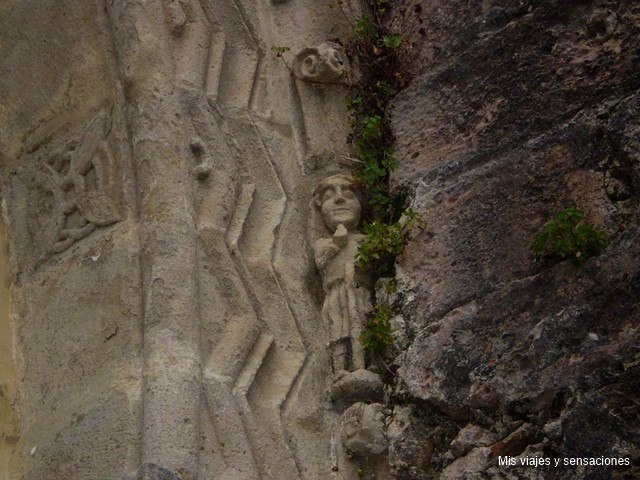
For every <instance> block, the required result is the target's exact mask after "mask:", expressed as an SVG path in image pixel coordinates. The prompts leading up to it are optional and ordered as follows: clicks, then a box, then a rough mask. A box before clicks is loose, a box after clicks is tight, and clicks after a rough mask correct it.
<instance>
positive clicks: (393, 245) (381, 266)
mask: <svg viewBox="0 0 640 480" xmlns="http://www.w3.org/2000/svg"><path fill="white" fill-rule="evenodd" d="M415 226H420V227H424V219H423V218H422V217H421V216H420V215H418V214H417V213H416V212H415V211H413V209H411V208H409V209H407V210H406V211H405V212H404V215H403V216H402V218H401V219H400V220H399V221H397V222H393V223H384V222H375V221H374V222H371V223H369V224H367V225H365V238H364V241H363V242H362V244H361V245H360V246H359V247H358V252H357V254H356V261H357V262H358V266H359V267H360V268H363V269H365V270H370V271H373V273H375V274H376V276H378V277H382V276H387V275H391V274H393V267H394V264H395V258H396V256H398V255H399V254H400V253H402V251H403V250H404V246H405V245H406V243H407V241H408V240H409V235H410V234H411V231H412V230H413V228H414V227H415Z"/></svg>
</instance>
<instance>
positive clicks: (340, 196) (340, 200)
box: [333, 188, 345, 203]
mask: <svg viewBox="0 0 640 480" xmlns="http://www.w3.org/2000/svg"><path fill="white" fill-rule="evenodd" d="M333 201H334V202H335V203H344V201H345V198H344V193H343V192H342V189H341V188H338V189H337V190H336V195H335V197H333Z"/></svg>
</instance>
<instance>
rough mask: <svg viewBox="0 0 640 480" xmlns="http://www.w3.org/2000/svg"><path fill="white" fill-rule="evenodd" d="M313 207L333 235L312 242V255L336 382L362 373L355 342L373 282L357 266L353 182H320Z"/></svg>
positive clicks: (360, 350) (356, 203)
mask: <svg viewBox="0 0 640 480" xmlns="http://www.w3.org/2000/svg"><path fill="white" fill-rule="evenodd" d="M314 203H315V205H316V206H317V207H318V208H319V209H320V212H321V214H322V219H323V221H324V224H325V226H326V228H327V229H328V230H329V231H330V232H332V233H333V235H332V236H331V237H328V238H321V239H319V240H318V241H317V242H316V243H315V246H314V253H315V261H316V265H317V267H318V270H320V272H321V274H322V285H323V288H324V291H325V294H326V296H325V299H324V304H323V307H322V314H321V317H322V321H323V322H324V324H325V325H327V326H328V327H329V329H330V332H331V333H330V344H331V350H332V361H333V370H334V373H335V375H336V378H340V377H341V376H344V374H345V372H350V371H355V370H361V369H364V368H365V358H364V351H363V348H362V345H361V344H360V339H359V337H360V332H361V329H362V325H363V323H364V321H365V318H366V314H367V313H368V312H369V311H370V310H371V299H370V287H371V285H370V283H371V280H370V278H369V277H368V275H366V274H365V272H363V271H362V270H360V269H359V268H358V266H357V265H356V263H355V256H356V253H357V250H358V247H359V245H360V244H361V243H362V241H363V239H364V235H363V234H362V233H359V232H358V230H357V229H358V224H359V223H360V213H361V204H360V199H359V196H358V189H357V187H356V185H355V182H354V180H353V178H352V177H349V176H346V175H341V174H339V175H333V176H331V177H328V178H326V179H324V180H323V181H322V182H320V184H319V185H318V186H317V187H316V189H315V191H314Z"/></svg>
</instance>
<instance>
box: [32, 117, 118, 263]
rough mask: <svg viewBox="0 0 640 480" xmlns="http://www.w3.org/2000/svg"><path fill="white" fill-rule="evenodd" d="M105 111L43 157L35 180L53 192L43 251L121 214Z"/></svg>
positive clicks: (64, 246)
mask: <svg viewBox="0 0 640 480" xmlns="http://www.w3.org/2000/svg"><path fill="white" fill-rule="evenodd" d="M110 125H111V124H110V121H109V119H108V118H107V116H106V114H104V113H101V114H98V115H97V116H96V117H95V118H94V119H93V120H92V121H91V122H90V123H89V124H88V125H87V127H86V128H85V129H84V131H83V132H82V133H81V134H80V135H79V136H78V137H77V138H74V139H72V140H70V141H69V142H67V143H66V144H65V145H64V147H63V148H62V149H60V150H59V151H57V152H54V153H53V154H51V155H49V156H47V157H46V158H44V159H42V160H41V163H40V165H39V168H40V171H39V172H38V174H37V176H36V180H37V182H38V183H39V185H40V187H41V188H42V189H44V190H45V191H47V192H49V193H50V194H51V195H52V197H53V198H52V200H53V201H52V202H50V211H49V213H48V218H47V219H45V220H44V221H45V223H46V226H45V231H44V232H42V233H43V234H44V237H45V238H46V245H45V255H47V254H53V253H60V252H63V251H64V250H66V249H67V248H69V247H70V246H71V245H72V244H73V243H75V242H76V241H78V240H81V239H83V238H85V237H87V236H88V235H89V234H91V233H92V232H93V231H94V230H95V229H96V228H98V227H104V226H107V225H110V224H112V223H115V222H117V221H119V220H120V219H121V213H120V208H119V205H118V201H117V196H116V193H115V188H114V179H113V176H114V173H115V172H114V157H113V153H112V150H111V147H110V145H109V143H108V142H107V140H106V136H107V135H108V132H109V129H110Z"/></svg>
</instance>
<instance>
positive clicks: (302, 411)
mask: <svg viewBox="0 0 640 480" xmlns="http://www.w3.org/2000/svg"><path fill="white" fill-rule="evenodd" d="M359 10H360V6H359V3H358V2H355V1H354V2H353V4H351V5H349V4H346V3H345V11H347V12H350V13H348V14H349V15H352V14H353V15H356V14H357V13H358V12H359ZM353 15H352V16H353ZM349 22H350V20H348V19H347V18H346V17H344V16H339V15H335V11H333V10H332V9H331V8H330V6H329V5H328V3H325V2H316V1H314V0H304V1H302V2H290V1H284V2H276V1H274V2H270V1H268V2H259V3H256V2H250V1H244V0H202V1H197V0H179V1H178V0H166V1H165V0H107V1H102V0H100V1H96V2H80V3H78V2H59V1H48V0H45V1H40V0H38V1H8V2H3V3H2V5H0V31H1V32H2V33H0V48H2V55H1V58H2V64H1V70H0V97H2V98H3V99H5V100H3V102H2V105H1V106H0V124H1V125H2V128H1V129H0V148H1V150H0V175H1V180H2V181H1V190H0V196H1V198H2V202H3V215H4V218H5V220H6V224H7V232H8V238H9V245H10V267H11V275H10V285H11V286H10V291H11V292H10V296H11V313H10V314H11V318H12V319H13V323H10V321H9V313H8V312H5V310H6V309H5V307H4V306H5V305H8V302H7V301H6V300H7V299H8V295H9V292H8V290H7V289H3V290H0V292H1V295H2V297H1V298H2V300H3V310H2V311H1V312H2V313H1V315H2V316H1V317H0V328H2V330H1V332H2V333H3V334H5V332H6V335H7V337H8V339H10V338H11V335H10V333H9V332H10V327H11V326H13V328H14V329H15V346H14V347H15V348H13V349H9V348H8V347H7V349H6V351H7V353H6V355H7V359H8V358H10V356H11V353H13V356H12V358H13V360H14V361H15V363H16V366H15V371H16V373H15V375H12V374H11V373H9V370H7V371H5V370H2V371H1V372H0V374H1V375H0V383H1V384H2V385H3V389H2V390H0V392H2V397H0V409H1V411H2V412H3V415H4V413H5V412H7V413H8V412H10V411H13V410H12V408H13V409H14V410H16V411H17V412H18V413H19V418H20V423H19V427H18V426H16V427H15V428H16V429H17V431H16V432H15V433H13V431H10V428H14V427H13V423H12V422H14V420H13V417H12V418H11V419H10V420H7V421H6V422H5V420H4V419H3V420H2V422H3V423H2V424H0V428H1V430H0V431H1V432H2V435H3V440H2V441H3V442H4V443H3V445H2V448H1V449H0V461H2V468H3V469H4V468H5V464H6V463H7V459H8V458H9V456H10V455H12V449H13V450H15V449H18V450H19V451H18V457H19V461H15V462H13V461H12V465H13V466H15V467H16V468H18V469H19V471H17V472H16V473H12V475H13V477H12V480H14V479H16V480H18V479H20V480H23V479H24V480H43V479H46V480H58V479H60V480H62V479H65V480H66V479H74V480H75V479H78V480H84V479H87V480H88V479H92V480H93V479H97V478H99V479H101V480H103V479H123V478H127V479H130V478H133V479H144V480H161V479H162V480H165V479H174V478H175V479H180V480H195V479H224V480H236V479H243V480H245V479H246V480H258V479H279V478H282V479H285V478H286V479H287V480H289V479H296V478H301V479H302V478H304V479H325V478H327V477H329V476H331V475H333V476H335V475H338V474H340V475H343V476H346V477H348V478H356V476H357V468H356V466H355V465H351V464H350V463H349V462H348V459H347V458H345V457H344V455H343V454H342V453H340V452H338V450H340V448H341V447H340V446H339V445H338V443H337V436H336V435H337V433H335V432H336V429H337V428H338V426H339V423H340V418H339V412H338V411H336V410H335V409H334V407H333V405H332V402H331V398H330V395H329V389H330V386H331V382H332V375H331V369H332V368H331V358H330V355H329V353H328V352H327V349H326V344H327V343H328V342H329V340H330V332H329V328H328V326H327V325H324V324H323V322H322V320H321V316H320V310H321V306H322V299H323V293H322V286H321V281H320V278H319V275H318V272H317V269H316V265H315V260H314V255H313V243H314V242H315V240H316V239H318V238H319V237H320V236H322V235H324V233H323V228H324V227H323V224H322V219H321V216H320V215H319V214H317V213H316V212H315V207H314V205H313V202H312V192H313V189H314V188H315V186H316V185H317V184H318V182H319V181H320V180H322V179H323V178H326V177H327V176H330V175H333V174H337V173H349V168H348V167H345V166H344V165H343V163H344V159H345V158H347V157H349V155H350V153H351V152H350V151H349V146H348V144H347V143H346V141H345V132H346V131H347V129H348V118H347V112H346V107H345V105H344V100H343V99H344V94H345V92H346V86H345V83H346V80H347V76H348V74H349V64H348V62H346V58H345V57H344V52H343V51H342V47H341V46H340V44H339V43H336V39H346V37H347V36H348V34H349V32H350V28H351V27H350V26H349ZM329 40H331V41H329ZM272 45H281V46H287V47H289V48H290V49H291V52H290V54H289V55H288V57H286V58H285V60H286V64H285V62H283V61H282V59H279V58H276V57H275V56H274V55H273V54H272V53H271V51H270V49H271V46H272ZM294 64H295V72H292V71H291V70H290V69H291V68H293V67H292V66H293V65H294ZM296 72H298V73H296ZM2 238H3V239H4V238H5V237H4V234H3V236H2ZM3 242H4V240H3ZM4 264H5V265H6V262H4ZM359 320H362V319H361V318H359ZM2 341H3V346H5V343H4V342H5V340H4V338H3V340H2ZM8 341H9V340H6V342H8ZM11 350H13V352H11ZM4 361H5V359H4V358H3V362H4ZM7 365H9V362H8V361H7ZM360 366H362V365H360ZM5 383H6V384H7V385H11V388H13V386H14V385H15V389H16V394H15V401H13V402H12V401H11V400H12V398H9V397H8V395H12V396H13V390H11V388H9V387H7V390H6V391H5V389H4V384H5ZM8 418H9V417H8ZM12 468H13V467H12ZM4 471H5V470H2V472H3V473H4Z"/></svg>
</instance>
